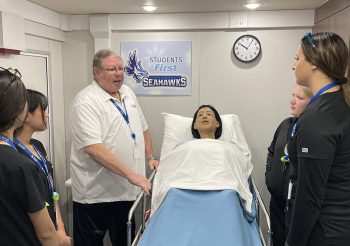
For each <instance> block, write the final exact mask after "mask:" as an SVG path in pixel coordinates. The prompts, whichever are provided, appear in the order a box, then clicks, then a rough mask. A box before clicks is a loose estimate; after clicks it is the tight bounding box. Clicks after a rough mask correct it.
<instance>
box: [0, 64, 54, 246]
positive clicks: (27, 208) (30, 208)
mask: <svg viewBox="0 0 350 246" xmlns="http://www.w3.org/2000/svg"><path fill="white" fill-rule="evenodd" d="M20 78H21V75H20V73H19V71H18V70H16V69H5V68H0V244H1V245H6V246H11V245H16V246H40V245H44V246H58V245H59V244H58V240H57V239H58V237H57V233H56V230H55V226H54V224H53V223H52V221H51V219H50V216H49V213H48V211H47V209H46V206H45V191H44V186H43V185H42V183H41V181H40V170H39V169H38V168H37V167H36V166H34V165H33V163H32V162H31V161H30V160H29V159H28V158H26V157H24V156H23V155H21V154H19V153H18V152H17V149H16V147H15V145H14V143H13V132H14V130H15V129H16V128H18V127H20V126H21V125H22V124H23V121H24V119H25V117H26V115H27V109H28V107H27V91H26V88H25V86H24V84H23V82H22V80H21V79H20Z"/></svg>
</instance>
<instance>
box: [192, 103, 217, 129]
mask: <svg viewBox="0 0 350 246" xmlns="http://www.w3.org/2000/svg"><path fill="white" fill-rule="evenodd" d="M219 126H220V124H219V122H218V121H217V120H216V118H215V114H214V112H213V111H212V110H211V109H210V108H208V107H205V108H201V109H200V110H199V111H198V112H197V117H196V121H195V123H194V128H195V129H197V130H198V132H199V135H201V136H202V135H203V133H206V134H213V135H215V132H216V128H218V127H219Z"/></svg>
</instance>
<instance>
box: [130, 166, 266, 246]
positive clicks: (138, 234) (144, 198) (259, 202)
mask: <svg viewBox="0 0 350 246" xmlns="http://www.w3.org/2000/svg"><path fill="white" fill-rule="evenodd" d="M155 173H156V172H155V171H153V172H152V173H151V175H150V176H149V178H148V180H149V181H150V182H151V181H152V180H153V178H154V175H155ZM252 184H253V188H254V190H255V194H256V197H257V199H256V201H255V202H256V206H257V216H256V217H257V223H258V225H259V233H260V238H261V240H262V242H263V244H264V246H272V241H271V236H272V232H271V223H270V217H269V214H268V212H267V210H266V207H265V204H264V202H263V200H262V198H261V195H260V193H259V190H258V188H257V186H256V184H255V182H254V180H253V179H252ZM148 196H149V195H147V194H146V193H145V192H143V191H141V192H140V194H139V195H138V197H137V198H136V200H135V202H134V204H133V205H132V207H131V209H130V211H129V215H128V222H127V245H128V246H136V245H137V243H138V241H139V239H140V237H141V235H142V233H143V231H144V230H145V227H146V223H147V221H148V219H149V216H148V215H146V206H147V197H148ZM141 201H142V217H141V219H142V221H141V225H140V227H139V228H138V229H137V232H136V234H135V238H134V240H133V241H131V240H132V235H131V234H132V217H133V214H134V213H135V210H136V208H137V206H138V205H139V203H140V202H141ZM260 209H261V210H262V212H263V214H264V215H265V218H266V224H267V240H266V242H265V238H264V235H263V233H262V231H261V227H260Z"/></svg>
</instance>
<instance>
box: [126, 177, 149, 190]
mask: <svg viewBox="0 0 350 246" xmlns="http://www.w3.org/2000/svg"><path fill="white" fill-rule="evenodd" d="M127 179H128V181H129V182H130V183H132V184H133V185H136V186H138V187H140V188H141V189H142V190H143V191H144V192H145V193H146V194H147V195H148V194H149V193H150V191H151V182H150V181H149V180H148V179H147V178H146V177H144V176H141V175H138V174H137V173H132V174H130V175H129V176H128V177H127Z"/></svg>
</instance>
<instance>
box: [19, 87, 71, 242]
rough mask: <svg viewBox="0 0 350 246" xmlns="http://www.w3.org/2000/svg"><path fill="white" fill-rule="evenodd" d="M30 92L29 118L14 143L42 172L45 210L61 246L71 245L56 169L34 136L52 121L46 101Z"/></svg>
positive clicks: (39, 95) (40, 94) (40, 95)
mask: <svg viewBox="0 0 350 246" xmlns="http://www.w3.org/2000/svg"><path fill="white" fill-rule="evenodd" d="M27 92H28V114H27V117H26V119H25V121H24V124H23V126H22V127H20V128H18V129H17V130H16V131H15V138H14V143H15V145H16V147H17V150H18V152H19V153H21V154H23V155H24V156H26V157H27V158H29V159H30V160H31V161H32V164H33V165H34V166H36V167H37V168H38V169H40V171H41V172H40V177H41V181H42V184H43V186H44V187H45V201H46V208H47V210H48V212H49V214H50V217H51V220H52V222H53V223H54V225H55V227H56V229H57V232H58V233H57V235H58V241H59V243H60V246H69V245H71V242H70V241H71V240H70V238H69V237H68V236H67V235H66V231H65V228H64V224H63V220H62V216H61V211H60V208H59V205H58V199H59V196H58V193H57V192H56V191H55V187H54V183H53V167H52V164H51V162H50V161H49V159H48V157H47V153H46V150H45V148H44V146H43V144H42V143H41V142H40V141H39V140H37V139H34V138H32V136H33V134H34V133H35V132H41V131H45V130H46V129H47V122H48V118H49V113H48V101H47V97H46V96H45V95H43V94H42V93H40V92H38V91H34V90H29V89H28V90H27Z"/></svg>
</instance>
